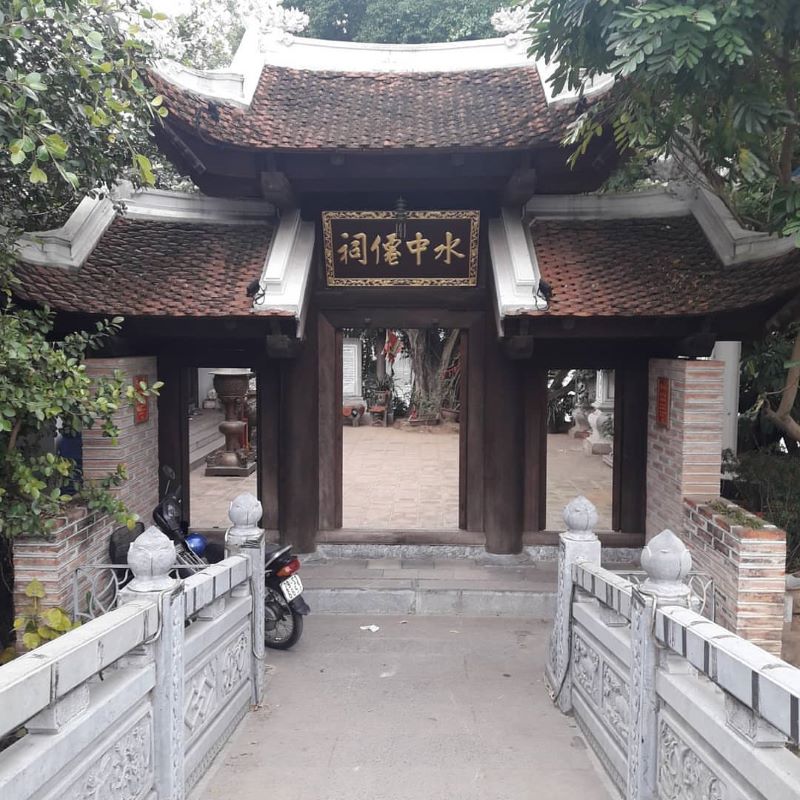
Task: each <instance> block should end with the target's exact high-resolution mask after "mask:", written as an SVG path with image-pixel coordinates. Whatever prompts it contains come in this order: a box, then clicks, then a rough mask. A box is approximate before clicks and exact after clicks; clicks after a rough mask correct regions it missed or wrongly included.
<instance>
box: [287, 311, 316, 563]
mask: <svg viewBox="0 0 800 800" xmlns="http://www.w3.org/2000/svg"><path fill="white" fill-rule="evenodd" d="M317 345H318V342H317V312H316V310H314V309H311V310H309V314H308V321H307V323H306V339H305V341H304V342H303V343H302V345H301V346H300V349H299V352H298V355H297V357H296V358H292V359H286V360H284V361H282V362H281V373H282V375H281V404H280V405H281V413H280V443H281V444H280V477H279V517H278V519H279V527H280V532H281V541H282V542H286V543H289V542H291V543H292V544H293V545H294V549H295V550H296V551H297V552H299V553H312V552H314V550H316V547H317V545H316V538H317V530H318V529H319V461H318V458H319V455H318V454H319V376H318V363H317V361H318V358H317V356H318V349H317Z"/></svg>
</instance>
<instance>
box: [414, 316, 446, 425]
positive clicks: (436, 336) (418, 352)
mask: <svg viewBox="0 0 800 800" xmlns="http://www.w3.org/2000/svg"><path fill="white" fill-rule="evenodd" d="M407 333H408V341H409V344H410V345H411V367H412V369H413V370H414V394H415V402H416V404H417V411H418V412H419V411H420V406H422V407H423V408H424V412H425V415H426V416H427V415H429V414H435V415H438V413H439V409H440V408H441V404H442V380H443V378H444V373H445V370H446V369H447V367H448V366H449V365H450V361H451V360H452V357H453V353H454V352H455V348H456V346H457V344H458V338H459V331H458V330H457V329H456V330H452V331H449V333H448V334H447V337H446V339H445V340H444V342H442V338H441V334H440V330H439V329H438V328H426V329H412V330H409V331H407Z"/></svg>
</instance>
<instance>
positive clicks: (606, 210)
mask: <svg viewBox="0 0 800 800" xmlns="http://www.w3.org/2000/svg"><path fill="white" fill-rule="evenodd" d="M525 212H526V214H527V215H528V216H529V217H531V218H542V219H608V220H612V219H647V218H654V217H685V216H687V215H688V214H693V215H694V217H695V219H696V220H697V221H698V223H699V224H700V227H701V228H702V229H703V233H705V235H706V238H707V239H708V241H709V242H710V244H711V246H712V247H713V248H714V251H715V252H716V254H717V256H718V258H719V259H720V261H722V263H723V264H725V265H726V266H727V265H731V264H742V263H744V262H747V261H764V260H766V259H768V258H774V257H775V256H780V255H784V254H786V253H789V252H791V251H792V250H793V249H794V248H795V241H794V237H791V236H777V235H774V234H768V233H760V232H756V231H748V230H746V229H745V228H743V227H742V226H741V225H739V223H738V222H737V221H736V219H735V218H734V216H733V215H732V214H731V212H730V211H729V210H728V208H727V206H726V205H725V203H723V202H722V200H720V198H718V197H717V196H716V195H714V194H712V193H711V192H709V191H708V190H707V189H703V188H700V189H689V188H687V187H686V186H685V185H677V186H675V187H670V188H669V189H652V190H648V191H645V192H628V193H621V194H592V195H559V196H545V195H540V196H535V197H532V198H531V199H530V200H529V201H528V202H527V203H526V205H525Z"/></svg>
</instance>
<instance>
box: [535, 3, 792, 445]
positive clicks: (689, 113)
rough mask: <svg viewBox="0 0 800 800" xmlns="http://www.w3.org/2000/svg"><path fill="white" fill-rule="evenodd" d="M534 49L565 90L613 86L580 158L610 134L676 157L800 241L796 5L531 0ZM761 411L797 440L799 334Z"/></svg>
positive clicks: (636, 147) (741, 206)
mask: <svg viewBox="0 0 800 800" xmlns="http://www.w3.org/2000/svg"><path fill="white" fill-rule="evenodd" d="M529 13H530V29H529V30H530V33H531V34H532V36H533V43H532V46H531V53H532V54H533V55H535V56H536V57H537V58H545V59H547V60H548V61H552V62H557V67H556V68H555V71H554V74H553V78H552V81H553V85H554V87H555V89H556V90H561V89H562V88H564V87H569V88H572V89H578V90H580V89H581V87H583V86H584V85H585V81H586V80H587V79H591V78H595V77H598V76H600V75H612V76H613V77H614V78H615V85H614V87H613V89H612V90H611V91H610V92H608V93H607V94H606V95H604V96H603V97H601V98H600V99H597V100H594V101H592V102H590V103H588V104H587V105H586V108H585V111H584V112H583V113H582V114H581V115H580V116H579V117H578V119H577V120H576V123H575V125H574V127H573V130H572V133H571V136H570V137H569V141H568V143H569V144H571V145H572V147H573V150H572V153H571V155H570V159H571V160H572V161H573V162H574V161H575V160H576V159H578V158H580V157H581V155H583V154H584V153H585V152H586V149H587V147H588V145H589V143H590V142H591V141H592V140H593V139H594V138H596V137H598V136H602V135H605V134H607V133H608V132H612V133H613V136H614V140H615V142H616V144H617V147H618V148H619V150H620V152H621V153H623V154H624V155H626V156H631V155H632V156H636V157H639V158H641V157H642V155H644V156H646V157H649V158H651V159H663V158H665V157H669V158H671V159H672V161H673V162H674V164H675V165H677V167H678V168H679V169H680V170H681V171H682V173H683V175H684V176H685V177H687V178H688V179H690V180H693V181H696V182H698V183H700V184H702V185H704V186H705V187H707V188H708V189H710V190H711V191H713V192H714V193H716V194H717V195H719V196H720V197H721V198H723V200H725V202H726V203H727V204H728V206H729V207H730V208H731V210H732V211H733V212H734V213H735V214H736V215H737V216H738V218H739V219H740V221H741V222H742V223H743V224H745V225H747V226H750V227H754V228H758V229H762V230H769V231H778V232H782V233H787V234H800V186H798V184H797V183H796V182H795V181H794V180H793V172H794V169H795V167H796V165H797V163H798V155H800V144H799V141H800V140H799V137H798V130H799V129H798V124H799V123H800V118H799V117H798V108H797V97H798V88H799V87H800V4H798V3H797V2H795V0H771V2H768V3H765V2H763V0H735V2H732V1H731V0H652V1H651V2H644V3H642V2H639V1H638V0H605V1H604V2H596V1H595V0H533V2H532V3H531V4H530V11H529ZM784 369H785V370H786V372H785V376H784V385H783V388H782V390H781V391H780V392H779V393H778V394H777V395H773V394H768V393H764V394H762V395H761V396H760V397H759V398H758V404H759V408H760V410H761V413H763V414H764V416H765V417H766V418H767V419H768V420H769V421H770V422H771V423H772V424H774V425H776V426H777V427H778V428H779V429H780V430H781V431H782V432H783V434H784V435H786V436H789V437H791V438H792V439H794V440H796V441H800V423H799V422H798V421H797V419H796V417H795V416H793V410H794V408H795V401H796V398H797V390H798V381H800V335H798V337H797V338H796V340H795V344H794V346H793V349H792V354H791V356H790V359H789V360H788V361H786V362H785V364H784Z"/></svg>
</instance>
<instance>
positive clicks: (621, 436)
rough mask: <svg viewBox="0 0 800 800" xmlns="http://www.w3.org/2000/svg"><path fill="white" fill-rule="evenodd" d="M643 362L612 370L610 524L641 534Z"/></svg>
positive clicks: (644, 454)
mask: <svg viewBox="0 0 800 800" xmlns="http://www.w3.org/2000/svg"><path fill="white" fill-rule="evenodd" d="M647 392H648V373H647V362H641V363H636V364H632V365H630V366H625V367H621V368H619V369H617V370H616V371H615V373H614V479H613V480H614V488H613V504H612V513H611V517H612V526H613V528H614V530H616V531H623V532H624V533H642V534H643V533H644V532H645V519H646V515H647V403H648V398H647Z"/></svg>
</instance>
